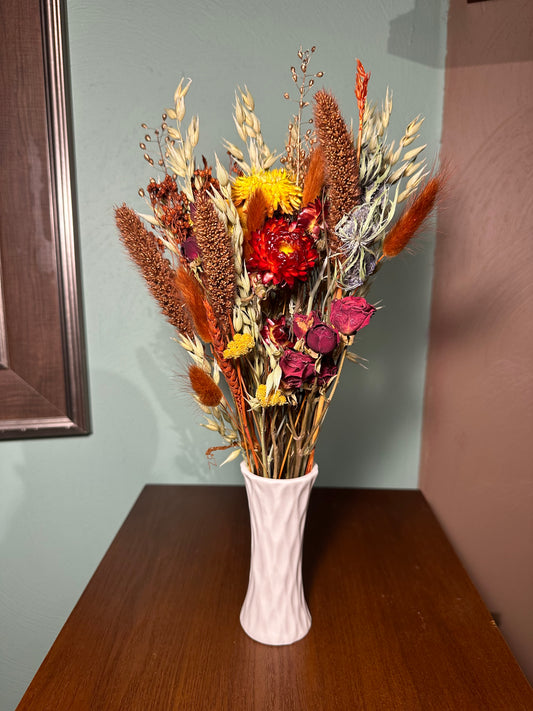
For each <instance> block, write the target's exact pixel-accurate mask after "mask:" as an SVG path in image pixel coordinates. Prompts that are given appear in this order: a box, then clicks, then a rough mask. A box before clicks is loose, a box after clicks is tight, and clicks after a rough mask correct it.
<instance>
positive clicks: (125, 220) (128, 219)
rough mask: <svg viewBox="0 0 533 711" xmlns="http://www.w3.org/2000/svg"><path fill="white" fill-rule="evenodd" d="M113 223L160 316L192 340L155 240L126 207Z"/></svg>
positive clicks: (172, 274)
mask: <svg viewBox="0 0 533 711" xmlns="http://www.w3.org/2000/svg"><path fill="white" fill-rule="evenodd" d="M115 221H116V224H117V227H118V229H119V231H120V235H121V240H122V242H123V243H124V245H125V246H126V248H127V250H128V252H129V254H130V257H131V258H132V259H133V261H134V262H135V264H136V265H137V266H138V268H139V270H140V272H141V274H142V275H143V277H144V279H145V281H146V283H147V285H148V288H149V290H150V292H151V294H152V296H154V298H155V299H156V301H157V302H158V303H159V306H160V308H161V311H162V312H163V314H164V315H165V316H166V317H167V319H168V320H169V321H170V323H171V324H172V325H173V326H174V328H176V329H177V330H178V331H179V333H181V334H182V335H184V336H188V337H189V338H194V329H193V326H192V323H191V319H190V318H189V315H188V313H187V311H186V309H185V304H184V302H183V299H182V297H181V294H180V292H179V291H178V288H177V286H176V272H175V271H174V269H173V268H172V266H171V264H170V262H169V261H168V259H166V258H165V257H163V255H162V253H161V247H160V244H159V241H158V239H157V237H156V236H155V235H154V234H153V233H152V232H148V231H147V230H146V229H145V228H144V226H143V224H142V222H141V221H140V219H139V218H138V217H137V215H136V214H135V212H134V211H133V210H132V209H131V208H129V207H127V206H126V205H122V207H117V208H115Z"/></svg>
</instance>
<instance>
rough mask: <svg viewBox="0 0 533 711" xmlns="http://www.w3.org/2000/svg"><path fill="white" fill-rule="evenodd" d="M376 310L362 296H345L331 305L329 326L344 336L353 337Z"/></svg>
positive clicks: (366, 324)
mask: <svg viewBox="0 0 533 711" xmlns="http://www.w3.org/2000/svg"><path fill="white" fill-rule="evenodd" d="M375 311H376V309H375V308H374V306H372V304H369V303H368V301H367V300H366V299H364V298H363V297H362V296H345V297H344V298H343V299H337V301H334V302H333V303H332V304H331V315H330V319H329V320H330V321H331V325H332V326H334V327H335V328H336V329H337V330H338V331H340V333H343V334H344V335H345V336H353V334H354V333H355V332H356V331H360V330H361V329H362V328H364V327H365V326H368V322H369V321H370V319H371V318H372V316H373V314H374V312H375Z"/></svg>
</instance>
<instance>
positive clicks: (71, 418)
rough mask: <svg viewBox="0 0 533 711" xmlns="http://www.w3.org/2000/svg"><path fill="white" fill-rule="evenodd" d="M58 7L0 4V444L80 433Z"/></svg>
mask: <svg viewBox="0 0 533 711" xmlns="http://www.w3.org/2000/svg"><path fill="white" fill-rule="evenodd" d="M63 5H64V2H63V0H2V2H0V105H1V106H2V141H1V149H0V150H1V156H0V164H1V170H0V439H11V438H14V437H36V436H44V435H57V434H86V433H88V431H89V426H90V425H89V408H88V393H87V382H86V371H85V351H84V343H83V325H82V321H81V308H80V290H79V287H78V279H77V264H76V245H75V235H74V228H75V219H74V215H73V198H72V186H71V167H70V147H69V126H68V123H69V112H68V104H67V99H68V81H67V77H66V75H67V72H66V67H65V64H64V57H63V52H62V48H63V44H62V41H63V39H64V38H63V36H62V28H63V25H62V22H61V20H63V23H64V22H66V18H62V15H61V11H62V10H63V11H64V7H63Z"/></svg>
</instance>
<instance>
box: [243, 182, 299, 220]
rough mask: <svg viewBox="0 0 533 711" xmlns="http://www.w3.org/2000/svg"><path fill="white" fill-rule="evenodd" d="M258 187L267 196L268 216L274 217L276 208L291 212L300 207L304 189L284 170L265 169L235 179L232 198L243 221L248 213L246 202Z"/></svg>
mask: <svg viewBox="0 0 533 711" xmlns="http://www.w3.org/2000/svg"><path fill="white" fill-rule="evenodd" d="M258 188H259V189H261V192H262V193H263V195H264V196H265V199H266V204H267V215H268V217H272V216H273V214H274V212H276V210H281V212H283V213H285V214H291V213H293V212H295V211H296V210H297V209H298V208H299V207H300V203H301V201H302V190H301V188H299V187H298V186H297V185H296V183H293V182H292V180H291V179H290V178H289V176H288V175H287V173H286V172H285V171H284V170H281V169H274V170H264V171H262V172H260V173H253V174H252V175H241V176H239V177H238V178H236V179H235V182H234V183H233V186H232V188H231V199H232V200H233V203H234V204H235V207H236V208H237V210H238V212H239V217H240V218H241V221H242V220H243V217H244V216H245V214H246V202H247V201H248V200H249V199H250V198H251V197H252V195H253V194H254V193H255V191H256V190H257V189H258Z"/></svg>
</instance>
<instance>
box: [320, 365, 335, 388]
mask: <svg viewBox="0 0 533 711" xmlns="http://www.w3.org/2000/svg"><path fill="white" fill-rule="evenodd" d="M337 370H338V368H337V366H336V365H335V363H334V362H333V361H332V360H330V359H327V360H326V359H323V360H322V364H321V366H320V373H317V374H316V381H317V384H318V385H319V387H322V386H323V385H328V384H329V382H330V380H331V379H332V378H334V377H335V376H336V375H337Z"/></svg>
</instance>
